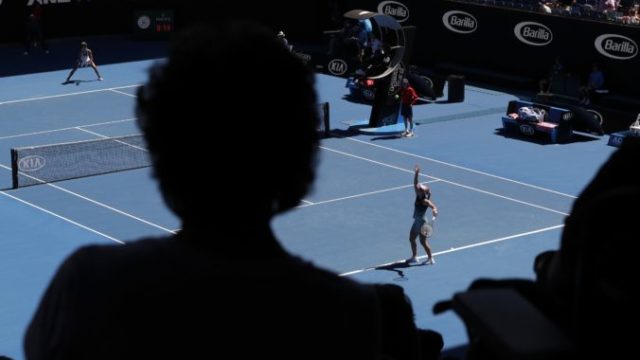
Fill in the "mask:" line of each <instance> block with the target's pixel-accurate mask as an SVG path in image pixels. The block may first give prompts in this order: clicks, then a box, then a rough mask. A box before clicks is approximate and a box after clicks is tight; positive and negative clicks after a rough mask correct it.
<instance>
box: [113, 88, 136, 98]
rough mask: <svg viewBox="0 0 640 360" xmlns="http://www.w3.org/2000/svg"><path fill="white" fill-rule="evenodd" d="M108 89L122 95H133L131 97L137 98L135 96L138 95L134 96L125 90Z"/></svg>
mask: <svg viewBox="0 0 640 360" xmlns="http://www.w3.org/2000/svg"><path fill="white" fill-rule="evenodd" d="M109 90H110V91H113V92H114V93H118V94H122V95H127V96H131V97H133V98H137V97H138V96H136V95H133V94H129V93H126V92H124V91H118V90H116V89H109Z"/></svg>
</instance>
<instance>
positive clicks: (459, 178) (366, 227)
mask: <svg viewBox="0 0 640 360" xmlns="http://www.w3.org/2000/svg"><path fill="white" fill-rule="evenodd" d="M152 62H153V61H151V60H150V61H137V62H130V63H121V64H112V65H105V66H101V68H100V70H101V73H102V74H103V76H104V77H105V81H102V82H96V81H90V80H91V79H93V77H94V74H93V73H92V72H90V71H89V70H87V71H86V72H83V71H79V72H78V73H77V74H76V78H78V79H79V81H78V82H77V84H75V85H72V86H61V85H60V83H61V82H62V80H64V78H65V77H66V74H67V70H62V71H54V72H47V73H38V74H31V75H22V76H13V77H5V78H1V79H0V168H1V169H0V188H1V189H3V190H2V191H0V195H1V196H0V219H1V220H0V222H1V223H2V224H3V226H2V227H0V242H1V244H2V251H1V252H0V286H1V288H2V290H3V296H2V300H1V304H2V306H0V354H5V355H8V356H11V357H13V358H15V359H21V358H22V351H21V340H22V336H23V333H24V330H25V328H26V325H27V323H28V321H29V319H30V317H31V315H32V314H33V312H34V310H35V306H36V305H37V303H38V301H39V298H40V296H41V294H42V292H43V291H44V289H45V286H46V284H47V283H48V281H49V280H50V277H51V276H52V274H53V272H54V271H55V269H56V268H57V266H58V265H59V264H60V262H61V261H62V260H63V259H64V257H65V256H66V255H68V254H69V253H70V252H71V251H73V250H74V249H76V248H77V247H79V246H82V245H85V244H90V243H104V244H106V243H126V242H128V241H131V240H134V239H136V238H139V237H142V236H149V235H165V234H169V233H171V232H174V231H176V230H177V229H179V227H180V223H179V221H178V219H177V218H176V217H175V216H174V215H173V214H172V213H170V212H169V211H168V210H167V209H166V207H165V206H164V203H163V201H162V199H161V196H160V194H159V192H158V190H157V187H156V184H155V182H154V181H153V179H152V178H151V172H150V168H140V169H135V170H128V171H123V172H116V173H110V174H103V175H99V176H91V177H84V178H79V179H72V180H66V181H59V182H54V183H48V184H43V185H34V186H27V187H22V188H18V189H12V176H11V164H10V149H12V148H17V147H25V146H35V145H43V144H54V143H67V142H75V141H85V140H93V139H101V138H104V137H115V136H125V135H130V134H136V133H138V130H137V128H136V125H135V115H134V102H135V92H136V89H137V87H138V86H139V85H140V84H141V83H143V82H144V80H145V78H146V69H147V68H148V67H149V65H150V64H151V63H152ZM85 80H86V81H85ZM344 83H345V81H344V79H341V78H334V77H328V76H324V75H318V77H317V89H318V92H319V95H320V100H321V101H327V102H329V103H330V105H331V113H330V115H331V116H330V119H331V127H332V128H333V129H334V130H335V133H336V134H341V135H340V136H334V137H331V138H327V139H324V140H323V141H322V146H321V150H320V160H321V161H320V163H319V171H318V179H317V181H316V184H315V187H314V190H313V192H312V193H310V194H309V195H308V196H307V197H306V198H305V201H304V202H303V203H302V204H301V205H300V206H299V207H298V208H297V209H295V210H294V211H291V212H289V213H287V214H285V215H283V216H281V217H279V218H277V219H276V220H274V223H273V225H274V229H275V231H276V234H277V235H278V236H279V237H280V239H281V241H282V243H283V244H284V246H285V247H286V248H287V249H289V250H290V251H291V252H293V253H296V254H299V255H301V256H303V257H305V258H307V259H309V260H311V261H313V262H314V263H316V264H317V265H320V266H323V267H326V268H329V269H332V270H334V271H336V272H338V273H340V274H343V276H349V277H352V278H355V279H358V280H362V281H366V282H388V283H395V284H398V285H401V286H403V287H404V288H405V290H406V292H407V293H408V294H409V296H410V298H411V301H412V303H413V305H414V308H415V311H416V319H417V323H418V325H419V326H420V327H423V328H431V329H434V330H436V331H439V332H441V333H442V334H443V336H444V339H445V348H447V349H450V348H454V347H456V346H459V345H462V344H464V343H465V342H466V340H467V339H466V334H465V330H464V327H463V326H462V324H461V323H460V321H459V320H458V319H457V318H456V317H455V315H453V314H452V313H450V314H445V315H439V316H434V315H433V314H432V313H431V308H432V306H433V304H434V303H435V302H437V301H438V300H442V299H446V298H449V297H451V295H452V294H453V293H454V292H456V291H461V290H464V289H465V288H466V287H467V286H468V284H469V283H470V282H471V281H472V280H473V279H475V278H478V277H496V278H503V277H528V278H530V277H532V276H533V271H532V262H533V258H534V257H535V255H536V254H538V253H539V252H541V251H544V250H547V249H551V248H556V247H557V246H558V241H559V235H560V233H561V231H562V224H563V219H564V217H565V216H566V214H567V213H568V212H569V210H570V207H571V204H572V202H573V200H574V199H575V196H577V194H579V192H580V190H581V189H582V188H583V187H584V186H585V185H586V184H587V182H588V181H589V180H590V179H591V177H592V176H593V174H594V173H595V171H596V170H597V169H598V168H599V166H600V165H601V164H602V163H603V162H604V161H605V160H606V159H607V158H608V156H609V155H610V154H611V152H612V151H613V150H614V149H613V148H611V147H608V146H606V139H605V138H601V139H586V138H585V139H578V140H577V141H574V142H570V143H567V144H561V145H559V144H549V143H544V142H539V141H530V140H527V139H522V138H514V137H508V136H505V135H504V134H502V133H501V132H500V131H499V128H500V127H501V123H500V115H501V114H502V113H504V111H505V109H506V105H507V102H508V101H509V100H511V99H514V96H513V95H510V94H505V93H499V92H495V91H491V90H487V89H481V88H476V87H473V86H467V87H466V94H465V97H466V100H465V101H464V102H462V103H446V102H442V103H432V104H425V105H420V106H416V107H415V108H414V113H415V119H416V122H417V123H418V126H417V128H416V134H417V135H416V136H415V137H413V138H395V137H379V138H375V137H370V136H364V135H355V134H349V133H348V132H346V131H345V130H346V129H347V128H348V126H349V124H350V123H352V122H355V121H358V120H362V119H364V118H367V117H368V115H369V111H370V108H369V107H368V106H367V105H363V104H356V103H352V102H349V101H347V100H345V99H343V97H344V95H345V94H346V92H347V90H348V89H347V88H345V86H344ZM261 120H262V121H264V119H261ZM194 131H202V129H194ZM212 136H214V134H212ZM230 141H232V139H231V140H230ZM416 164H418V165H419V166H420V167H421V169H422V171H421V178H420V181H423V182H427V183H429V185H430V186H431V188H432V193H433V197H432V200H433V201H434V202H435V203H436V204H437V205H438V208H439V210H440V216H439V217H438V220H437V221H436V224H435V233H434V235H433V237H432V240H431V245H432V248H433V250H434V252H435V255H436V261H437V263H436V264H435V265H418V266H411V267H407V266H406V265H404V264H401V263H397V261H399V260H402V259H406V258H407V257H409V255H410V250H409V243H408V232H409V228H410V226H411V223H412V219H411V216H412V211H413V205H412V204H413V197H414V193H413V190H412V182H413V168H414V166H415V165H416ZM193 176H194V186H207V183H206V181H203V180H199V179H198V175H197V174H193ZM252 176H255V177H256V178H259V177H260V174H259V173H255V174H252ZM420 251H421V253H420V255H424V254H423V253H422V249H420Z"/></svg>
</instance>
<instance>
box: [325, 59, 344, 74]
mask: <svg viewBox="0 0 640 360" xmlns="http://www.w3.org/2000/svg"><path fill="white" fill-rule="evenodd" d="M328 68H329V72H330V73H332V74H333V75H343V74H345V73H346V72H347V63H346V62H344V60H340V59H333V60H331V61H330V62H329V66H328Z"/></svg>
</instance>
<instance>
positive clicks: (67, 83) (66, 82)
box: [62, 79, 100, 86]
mask: <svg viewBox="0 0 640 360" xmlns="http://www.w3.org/2000/svg"><path fill="white" fill-rule="evenodd" d="M97 81H100V80H98V79H93V80H69V81H64V82H63V83H62V85H71V84H74V85H76V86H79V85H80V84H82V83H92V82H97Z"/></svg>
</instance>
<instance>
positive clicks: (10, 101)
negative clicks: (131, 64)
mask: <svg viewBox="0 0 640 360" xmlns="http://www.w3.org/2000/svg"><path fill="white" fill-rule="evenodd" d="M136 86H142V84H134V85H125V86H116V87H112V88H107V89H95V90H87V91H78V92H73V93H66V94H58V95H48V96H38V97H32V98H25V99H16V100H7V101H0V105H5V104H15V103H21V102H27V101H36V100H47V99H55V98H61V97H66V96H76V95H84V94H91V93H96V92H101V91H113V90H115V89H127V88H132V87H136Z"/></svg>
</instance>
